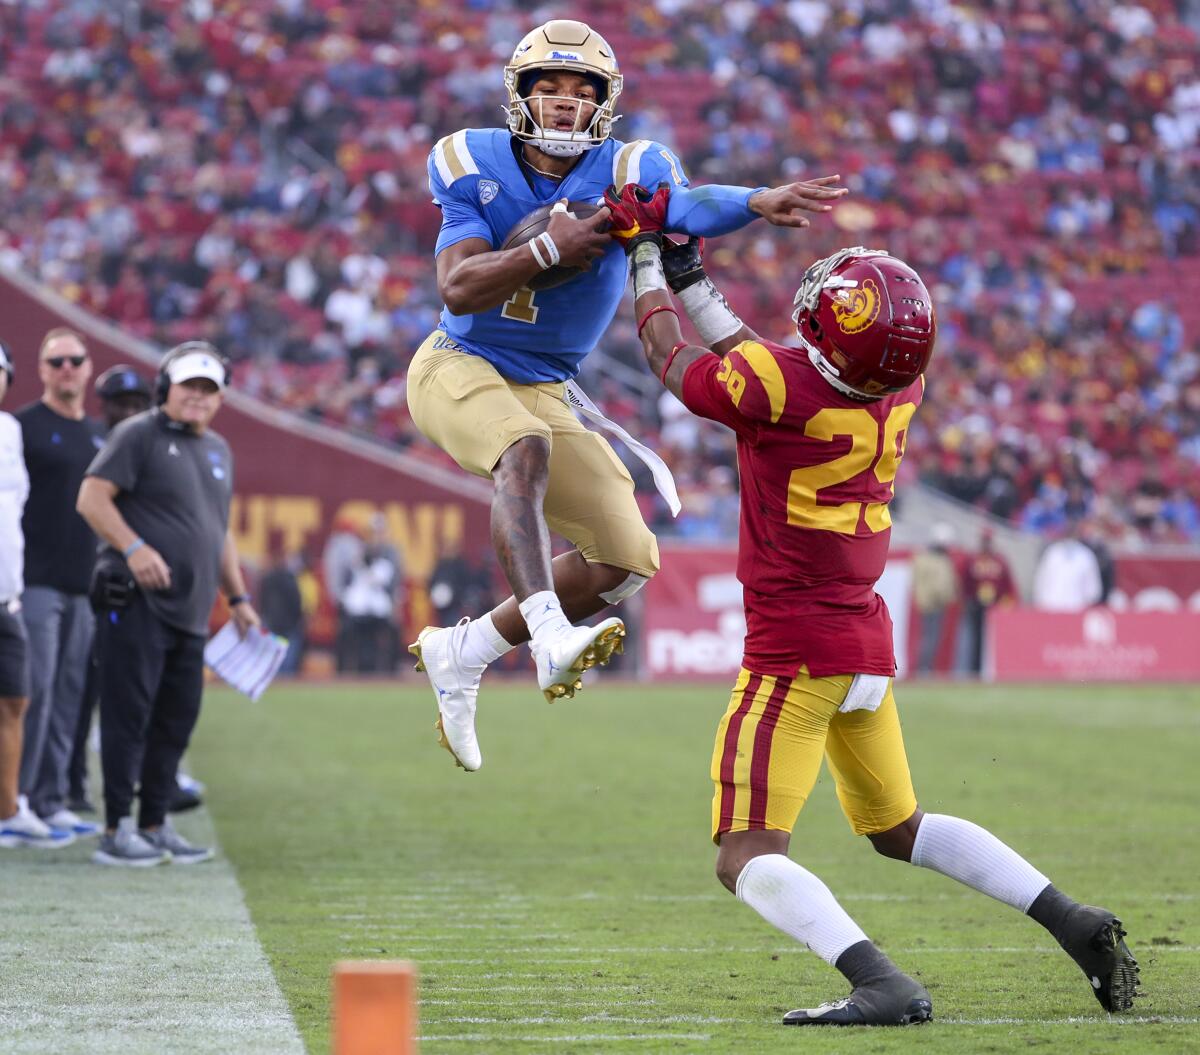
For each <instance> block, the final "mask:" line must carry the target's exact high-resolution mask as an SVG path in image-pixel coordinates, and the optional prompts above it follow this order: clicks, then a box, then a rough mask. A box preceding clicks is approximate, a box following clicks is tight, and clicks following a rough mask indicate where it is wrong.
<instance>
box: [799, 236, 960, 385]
mask: <svg viewBox="0 0 1200 1055" xmlns="http://www.w3.org/2000/svg"><path fill="white" fill-rule="evenodd" d="M794 304H795V310H794V311H793V312H792V321H793V322H795V324H796V332H797V333H798V334H799V335H800V343H801V344H803V345H804V347H805V349H806V350H807V351H808V357H809V359H811V360H812V362H813V365H814V366H815V367H816V368H817V369H818V370H819V371H820V372H821V375H822V376H823V377H824V378H825V380H826V381H828V382H829V383H830V384H831V385H832V386H833V387H834V388H836V389H837V390H838V391H839V392H841V393H843V394H844V395H848V396H851V397H853V398H855V399H880V398H882V397H883V396H885V395H887V394H888V393H889V392H899V391H900V390H901V389H904V388H907V387H908V386H909V385H911V384H912V383H913V382H914V381H915V380H916V379H917V378H918V377H920V376H921V374H923V373H924V372H925V367H927V366H928V365H929V358H930V356H931V355H932V354H933V342H934V340H935V339H936V337H937V318H936V316H935V315H934V311H933V299H932V298H931V297H930V295H929V290H927V289H926V288H925V283H924V282H922V281H921V276H920V275H918V274H917V273H916V272H915V271H914V270H913V269H912V268H911V267H909V266H908V265H907V264H906V263H904V261H903V260H897V259H896V258H895V257H894V256H889V255H888V254H887V253H885V252H883V251H882V250H880V249H864V248H863V247H862V246H855V247H854V248H852V249H843V250H841V251H840V252H838V253H834V254H833V256H828V257H826V258H825V259H824V260H818V261H817V262H816V263H815V264H813V266H812V267H810V268H809V269H808V271H807V272H805V275H804V281H803V282H802V283H801V285H800V288H799V289H798V290H797V291H796V299H795V302H794Z"/></svg>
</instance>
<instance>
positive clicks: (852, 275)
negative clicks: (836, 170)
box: [606, 177, 1138, 1025]
mask: <svg viewBox="0 0 1200 1055" xmlns="http://www.w3.org/2000/svg"><path fill="white" fill-rule="evenodd" d="M834 179H836V177H835V178H834ZM829 182H833V179H831V180H830V181H829ZM661 194H662V192H661V191H660V192H659V194H654V195H652V194H650V192H648V191H645V190H644V189H641V188H630V187H627V188H625V189H624V190H623V191H622V192H621V193H620V194H619V195H618V194H617V193H616V192H613V191H610V193H609V195H608V197H607V199H606V202H607V204H608V205H609V207H610V208H611V209H612V210H613V217H612V220H613V228H614V231H615V235H614V236H615V237H618V238H619V239H621V240H623V241H625V243H626V249H627V251H628V252H629V255H630V262H631V270H632V273H633V280H634V297H635V301H634V309H635V312H636V315H637V318H638V320H639V321H638V332H639V335H640V336H641V339H642V343H643V346H644V348H645V352H646V358H647V360H648V362H649V364H650V367H651V369H652V370H653V371H654V373H655V374H656V375H657V376H658V377H659V378H660V379H661V380H662V381H663V383H664V384H665V385H666V386H667V388H669V389H670V390H671V391H672V392H673V393H674V394H675V395H676V396H678V397H679V398H680V399H681V400H682V401H683V402H684V404H685V405H686V406H687V407H689V408H690V409H691V410H692V411H693V412H694V413H696V414H699V415H700V416H702V417H706V418H710V419H712V420H714V421H719V422H721V423H723V424H725V425H727V426H729V427H730V428H731V429H733V430H734V431H735V432H736V433H737V453H738V467H739V471H740V476H741V486H742V496H741V529H740V539H739V554H738V578H739V580H740V581H741V583H742V585H743V588H744V598H745V600H744V603H745V609H746V643H745V656H744V660H743V668H742V671H741V673H740V674H739V676H738V679H737V683H736V684H735V685H734V689H733V695H732V698H731V699H730V702H729V707H728V709H727V710H726V712H725V716H724V717H723V718H722V719H721V722H720V724H719V726H718V728H717V736H716V745H715V749H714V752H713V761H712V778H713V782H714V785H715V793H714V797H713V825H712V830H713V840H714V841H715V842H716V843H717V845H718V853H717V875H718V877H719V878H720V880H721V882H722V883H723V884H724V885H725V886H726V887H727V888H728V889H729V890H730V891H731V892H733V893H734V894H736V896H737V897H738V898H739V899H740V900H742V901H744V902H746V903H747V904H748V905H750V906H751V907H752V908H754V909H755V910H756V911H757V912H758V913H759V914H760V915H761V916H763V918H764V919H766V920H767V921H768V922H770V923H772V924H774V925H775V926H776V927H778V928H779V929H780V930H782V931H784V932H785V933H786V934H789V935H790V936H792V937H793V938H795V939H796V940H797V941H800V942H803V943H804V944H805V945H807V946H808V947H809V948H810V949H812V950H813V951H814V952H816V953H817V954H818V955H819V956H821V957H822V958H824V959H825V960H826V961H828V962H829V963H830V964H832V965H834V966H835V967H837V968H838V970H840V971H841V972H842V974H844V975H845V976H846V978H847V980H848V981H849V983H850V986H851V993H850V995H849V996H848V997H846V998H844V999H841V1000H837V1001H834V1002H832V1003H827V1004H823V1005H821V1006H820V1007H817V1008H811V1009H800V1010H797V1011H792V1012H790V1013H789V1014H788V1015H786V1016H785V1017H784V1022H785V1024H788V1025H906V1024H909V1023H914V1022H923V1021H927V1020H928V1019H929V1018H931V1017H932V1004H931V1001H930V998H929V994H928V992H926V990H925V988H924V987H923V986H922V985H921V984H920V983H919V982H917V981H915V980H914V979H912V978H910V977H909V976H908V975H906V974H904V973H903V972H902V971H901V970H900V969H899V968H898V967H897V966H896V965H895V964H894V963H893V962H892V961H891V960H890V959H889V958H888V957H887V956H886V955H885V954H884V953H883V952H882V951H880V950H879V949H878V948H877V947H876V946H875V945H874V944H873V943H872V942H871V941H870V940H869V939H868V938H867V936H866V934H864V933H863V931H862V930H861V929H860V928H859V926H858V924H856V923H855V922H854V920H852V919H851V918H850V916H849V915H848V914H847V913H846V911H845V910H844V909H843V908H842V907H841V905H840V904H838V902H837V900H836V899H835V898H834V896H833V894H832V893H831V892H830V890H829V888H828V887H827V886H826V885H825V884H824V883H823V882H822V881H821V880H820V879H818V878H817V877H816V876H815V875H813V874H812V873H811V872H809V871H807V870H806V869H805V868H803V867H802V866H801V865H799V864H798V863H796V862H794V861H792V860H791V859H790V858H789V857H788V856H787V853H788V845H789V841H790V837H791V830H792V828H793V826H794V825H795V822H796V818H797V816H798V815H799V812H800V809H801V808H802V807H803V805H804V802H805V800H806V799H807V797H808V795H809V792H810V791H811V790H812V787H813V785H814V783H815V782H816V779H817V773H818V770H819V768H820V765H821V760H822V758H826V759H828V763H829V770H830V773H831V774H832V776H833V779H834V783H835V784H836V787H837V794H838V798H839V800H840V801H841V805H842V809H843V811H844V812H845V814H846V817H847V819H848V820H849V821H850V825H851V827H852V829H853V830H854V832H855V833H856V834H859V835H865V836H867V838H868V839H870V840H871V842H872V844H873V845H874V847H875V849H876V850H877V851H878V852H879V853H881V854H883V855H885V856H887V857H892V858H895V859H897V860H900V861H909V862H911V863H912V864H915V865H920V866H922V867H925V868H930V869H933V870H934V871H937V872H941V873H942V874H944V875H947V876H950V877H951V878H953V879H957V880H958V881H959V882H961V883H965V884H966V885H968V886H971V887H973V888H975V889H976V890H980V891H982V892H983V893H985V894H988V895H990V896H991V897H993V898H996V899H997V900H999V901H1002V902H1004V903H1005V904H1008V905H1011V906H1013V907H1014V908H1016V909H1018V910H1020V911H1021V912H1025V913H1028V914H1029V915H1030V916H1032V917H1033V918H1034V919H1035V920H1037V921H1038V922H1039V923H1041V924H1042V925H1043V926H1044V927H1045V928H1046V929H1047V930H1048V931H1050V933H1051V934H1052V935H1053V936H1054V937H1055V938H1056V939H1057V940H1058V942H1059V943H1060V944H1061V945H1062V946H1063V948H1064V949H1065V950H1066V951H1067V952H1068V953H1069V954H1070V955H1071V957H1072V958H1073V959H1074V960H1075V962H1076V963H1077V964H1078V965H1079V966H1080V967H1081V968H1082V969H1083V971H1084V973H1085V974H1086V975H1087V977H1088V979H1089V980H1090V981H1091V984H1092V986H1093V988H1094V990H1095V994H1096V997H1097V998H1098V999H1099V1001H1100V1003H1101V1004H1102V1005H1103V1006H1104V1008H1105V1010H1107V1011H1125V1010H1128V1009H1129V1008H1130V1007H1131V1006H1132V1002H1133V995H1134V989H1135V987H1136V985H1137V984H1138V978H1137V962H1136V961H1135V960H1134V958H1133V956H1132V955H1131V954H1130V952H1129V949H1128V947H1127V946H1126V944H1125V942H1124V941H1123V940H1122V939H1123V936H1124V931H1123V930H1122V928H1121V921H1120V920H1118V919H1117V918H1116V917H1115V916H1114V915H1113V914H1112V913H1111V912H1108V911H1107V910H1105V909H1100V908H1094V907H1091V906H1087V905H1081V904H1079V903H1078V902H1076V901H1074V900H1072V899H1071V898H1069V897H1067V896H1066V895H1065V894H1063V893H1061V892H1060V891H1059V890H1057V889H1056V888H1055V887H1054V886H1053V884H1051V882H1050V880H1049V879H1048V878H1047V877H1046V876H1044V875H1043V874H1042V873H1041V872H1039V871H1038V870H1037V869H1036V868H1034V867H1033V866H1032V865H1031V864H1029V863H1028V862H1027V861H1026V860H1024V858H1022V857H1021V856H1020V855H1019V854H1017V853H1016V852H1015V851H1014V850H1012V849H1011V848H1010V847H1008V846H1006V845H1005V844H1004V843H1002V842H1001V841H1000V840H999V839H997V838H996V837H995V836H994V835H992V834H991V833H990V832H987V831H985V830H984V829H983V828H980V827H979V826H978V825H975V824H972V823H971V822H969V821H965V820H961V819H960V818H957V817H950V816H945V815H942V814H935V813H925V812H924V811H923V810H921V809H920V807H919V806H918V805H917V800H916V796H915V794H914V792H913V786H912V780H911V777H910V775H909V769H908V761H907V758H906V756H905V751H904V740H903V737H902V735H901V731H900V720H899V717H898V715H897V712H896V703H895V700H894V699H893V696H892V675H893V674H894V673H895V656H894V653H893V649H892V624H891V619H890V617H889V616H888V611H887V606H886V605H885V604H884V602H883V599H882V598H881V597H880V596H879V595H878V594H877V593H876V592H875V583H876V581H877V580H878V578H879V576H880V574H881V573H882V571H883V568H884V562H885V560H886V557H887V550H888V542H889V536H890V534H891V531H890V526H891V516H890V514H889V512H888V503H889V502H890V501H891V498H892V487H893V482H894V480H895V477H896V470H897V468H898V466H899V464H900V459H901V458H902V457H903V455H904V449H905V439H906V435H907V430H908V424H909V422H910V420H911V419H912V416H913V414H914V413H915V411H916V409H917V407H918V406H919V404H920V402H921V396H922V393H923V391H924V378H923V376H922V375H923V373H924V370H925V367H926V366H927V365H928V363H929V359H930V355H931V354H932V352H933V345H934V340H935V337H936V333H937V324H936V320H935V316H934V311H933V305H932V303H931V299H930V296H929V291H928V290H927V289H926V287H925V284H924V283H923V282H922V281H921V278H920V277H919V276H918V275H917V273H916V272H915V271H913V269H912V268H910V267H909V266H908V265H907V264H905V263H904V262H903V261H901V260H898V259H896V258H895V257H892V256H889V255H888V254H887V253H884V252H881V251H877V250H868V249H863V248H861V247H856V248H854V249H846V250H842V251H841V252H838V253H835V254H834V255H833V256H830V257H827V258H826V259H824V260H820V261H818V262H817V263H815V264H814V265H813V266H812V267H810V268H809V269H808V271H807V272H806V274H805V276H804V280H803V282H802V283H801V285H800V289H799V291H798V292H797V294H796V299H795V311H794V313H793V316H792V317H793V320H794V321H795V323H796V330H797V335H798V337H799V340H800V347H799V348H790V347H784V346H782V345H778V344H773V343H771V342H770V341H766V340H763V339H762V338H760V337H759V336H758V335H757V334H755V333H754V332H753V331H752V330H751V329H750V328H749V327H748V326H746V325H745V324H744V323H743V322H742V320H741V319H739V318H738V317H737V316H736V315H735V314H734V313H733V311H732V310H731V309H730V308H729V305H728V303H727V302H726V301H725V298H724V297H723V296H722V295H721V293H720V292H719V291H718V290H717V288H716V287H715V286H714V285H713V284H712V282H711V281H710V280H709V278H708V277H707V275H706V274H705V273H704V268H703V262H702V259H701V256H700V250H699V245H698V243H696V242H695V241H692V242H689V243H688V244H686V245H683V246H673V247H669V248H668V249H667V250H666V252H665V253H664V251H663V246H662V240H661V233H660V232H661V224H660V223H659V222H658V216H659V214H660V213H661V212H662V208H661ZM668 287H669V288H670V290H671V291H674V292H675V293H676V294H677V295H678V297H679V299H680V302H681V303H682V305H683V307H684V309H685V310H686V311H687V313H688V315H689V317H690V318H691V320H692V322H693V324H694V325H695V326H696V328H697V331H698V332H699V333H700V335H701V338H702V340H703V341H704V342H705V343H706V344H707V345H708V347H697V346H694V345H690V344H688V343H687V342H686V341H685V340H683V338H682V336H681V334H680V328H679V319H678V316H677V315H676V312H675V308H674V307H673V304H672V298H671V294H670V292H668ZM714 353H715V354H714Z"/></svg>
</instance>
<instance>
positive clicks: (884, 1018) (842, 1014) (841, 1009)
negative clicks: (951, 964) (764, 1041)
mask: <svg viewBox="0 0 1200 1055" xmlns="http://www.w3.org/2000/svg"><path fill="white" fill-rule="evenodd" d="M932 1018H933V1001H932V1000H930V999H929V994H928V993H927V992H926V991H925V987H924V986H923V985H921V984H920V983H919V982H916V981H914V980H913V979H911V978H909V977H908V975H906V974H898V975H897V976H896V977H894V978H891V979H888V981H887V982H886V983H885V984H883V985H870V986H864V987H862V988H859V989H855V990H854V992H852V993H851V994H850V995H849V996H847V997H843V998H842V999H841V1000H834V1001H833V1002H832V1003H829V1004H822V1005H821V1006H820V1007H811V1008H806V1007H802V1008H800V1009H798V1010H796V1011H789V1012H788V1013H787V1014H786V1015H784V1016H783V1024H784V1025H785V1026H913V1025H917V1024H918V1023H921V1022H928V1021H929V1020H930V1019H932Z"/></svg>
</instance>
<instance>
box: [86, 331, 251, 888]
mask: <svg viewBox="0 0 1200 1055" xmlns="http://www.w3.org/2000/svg"><path fill="white" fill-rule="evenodd" d="M228 383H229V370H228V366H227V364H226V363H225V361H224V360H223V359H222V358H221V357H220V355H219V354H218V353H217V351H216V349H215V348H213V347H212V345H210V344H207V343H206V342H203V341H188V342H185V343H184V344H181V345H179V346H177V347H175V348H173V349H171V351H169V352H168V353H167V354H166V355H165V356H164V357H163V360H162V363H161V365H160V366H159V370H158V377H157V381H156V388H155V401H156V403H157V404H158V405H157V406H156V407H155V408H154V409H152V410H149V411H147V412H145V413H144V414H138V415H135V416H134V417H132V418H129V419H128V420H127V421H123V422H122V423H121V424H120V425H118V426H117V427H116V429H114V430H113V432H112V435H111V436H110V438H109V440H108V443H107V444H106V445H105V447H104V449H103V450H102V451H101V452H100V453H99V454H98V455H97V456H96V458H95V460H94V461H93V462H92V464H91V465H90V466H89V468H88V471H87V475H86V476H85V478H84V481H83V486H82V487H81V488H80V490H79V501H78V507H77V508H78V510H79V512H80V514H81V515H82V516H83V518H84V519H85V520H86V521H87V522H88V523H89V524H90V525H91V526H92V529H93V530H94V531H95V532H96V534H97V535H99V536H100V538H101V539H102V540H103V541H104V542H105V543H106V544H107V548H106V549H105V550H104V551H103V552H102V553H101V555H100V559H99V562H98V565H97V573H96V577H95V581H94V584H93V604H94V605H95V607H96V608H97V620H96V624H97V635H96V656H97V662H98V665H99V681H100V756H101V763H102V768H103V772H104V805H105V813H106V822H107V823H106V832H105V836H106V837H105V838H104V839H103V840H102V843H101V848H100V851H98V852H97V855H96V859H97V860H101V858H102V856H104V855H107V857H106V858H105V859H104V860H102V861H101V863H104V864H135V863H140V862H139V861H137V860H127V859H125V857H126V851H127V850H128V851H130V852H131V853H133V855H134V856H135V857H140V856H142V850H143V846H142V845H139V844H145V843H148V844H149V845H150V846H151V847H152V848H154V849H156V850H158V851H160V852H162V851H165V852H167V853H170V854H173V856H174V857H175V859H176V860H177V861H186V860H189V859H192V860H195V859H203V858H200V857H197V856H194V855H193V856H192V857H190V858H189V855H188V851H189V850H190V851H193V852H197V853H198V852H199V851H198V848H195V847H189V846H188V844H187V843H184V842H183V840H182V838H181V837H179V836H178V835H177V834H176V833H175V832H174V830H173V829H172V828H171V826H170V824H169V823H166V824H164V821H165V820H166V814H167V807H168V805H169V804H170V801H171V795H172V793H173V791H174V788H175V772H176V769H177V767H178V765H179V759H180V757H181V756H182V755H183V752H184V750H185V749H186V747H187V745H188V740H189V739H190V737H191V734H192V730H193V728H194V727H195V725H196V720H197V718H198V717H199V715H200V697H201V694H202V691H203V683H204V643H205V639H206V637H207V634H208V617H209V613H210V611H211V610H212V606H213V602H214V601H215V600H216V595H217V588H218V586H220V587H221V588H222V589H223V590H224V591H225V593H226V596H227V598H228V600H229V606H230V611H231V613H232V616H233V619H234V622H235V623H236V625H237V628H238V630H239V631H240V632H241V633H242V634H243V635H244V634H245V633H246V631H247V630H248V629H250V628H251V627H256V626H258V625H259V618H258V614H257V613H256V612H255V611H254V608H253V607H252V606H251V605H250V601H249V599H248V598H247V596H246V588H245V584H244V582H243V580H242V574H241V570H240V569H239V567H238V557H237V549H236V547H235V545H234V541H233V536H232V534H231V533H230V531H229V503H230V498H231V496H232V493H233V458H232V455H231V454H230V450H229V445H228V444H227V443H226V442H225V440H223V439H222V438H221V437H220V436H218V435H217V434H216V433H215V432H211V431H210V430H209V424H210V422H211V421H212V419H213V417H214V416H215V415H216V413H217V410H218V409H219V408H220V406H221V393H222V392H223V391H224V389H225V387H226V386H227V385H228ZM139 778H140V784H141V802H140V808H139V817H138V821H139V823H138V828H139V829H140V831H139V832H135V831H134V830H133V824H132V821H131V820H130V819H129V817H130V811H131V807H132V802H133V795H134V787H135V786H136V785H137V784H138V783H139ZM122 822H124V823H122ZM204 854H205V856H208V852H207V851H204ZM145 863H157V862H155V861H146V862H145Z"/></svg>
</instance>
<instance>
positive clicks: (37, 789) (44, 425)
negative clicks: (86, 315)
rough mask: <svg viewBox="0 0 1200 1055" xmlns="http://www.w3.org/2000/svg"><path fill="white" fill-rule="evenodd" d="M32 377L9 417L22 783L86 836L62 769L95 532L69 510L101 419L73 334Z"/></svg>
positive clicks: (84, 638) (67, 755)
mask: <svg viewBox="0 0 1200 1055" xmlns="http://www.w3.org/2000/svg"><path fill="white" fill-rule="evenodd" d="M38 376H39V377H40V378H41V381H42V385H43V392H42V398H41V400H40V401H38V402H37V403H31V404H30V405H29V406H26V407H23V408H22V409H21V410H19V411H17V413H16V415H15V416H16V418H17V420H18V421H19V422H20V425H21V433H22V439H23V442H24V446H25V465H26V467H27V468H28V470H29V499H28V501H27V502H26V504H25V514H24V517H23V519H22V522H21V527H22V531H23V533H24V536H25V592H24V593H23V594H22V596H21V608H22V611H21V615H22V618H23V619H24V621H25V629H26V631H27V633H28V635H29V669H30V674H31V682H32V685H31V688H32V691H31V693H30V701H29V709H28V710H27V711H26V713H25V742H24V745H23V748H22V753H21V791H22V793H23V794H24V795H25V796H26V798H27V799H28V801H29V806H30V808H31V809H32V810H33V811H34V813H36V814H37V815H38V816H39V817H41V818H42V819H43V820H44V821H45V822H46V823H47V824H49V825H50V827H52V828H61V829H64V830H66V831H70V832H73V833H74V834H75V835H79V836H88V835H96V834H98V833H99V830H100V829H99V826H98V825H96V824H93V823H91V822H90V821H84V820H82V819H80V817H79V816H78V815H77V814H76V813H74V812H73V811H72V810H70V809H68V808H67V796H68V777H67V772H68V769H69V767H70V762H71V752H72V749H73V747H74V743H75V730H76V728H77V726H78V723H79V712H80V709H81V708H82V706H83V693H84V681H85V679H86V677H87V670H88V665H89V662H90V656H91V651H92V632H93V624H94V621H93V618H92V610H91V607H90V605H89V603H88V588H89V586H90V584H91V576H92V567H93V565H94V563H95V558H96V536H95V535H93V534H92V530H91V528H90V527H88V525H87V524H86V523H85V522H84V520H83V518H82V517H81V516H80V515H79V514H78V513H77V512H75V495H76V494H78V492H79V485H80V483H82V481H83V476H84V473H85V471H86V470H87V467H88V465H89V464H91V461H92V459H93V458H94V457H95V456H96V451H97V450H99V449H100V448H101V447H102V446H103V445H104V438H103V430H102V428H101V426H100V423H99V422H96V421H93V420H92V419H91V418H89V417H87V416H86V415H85V414H84V410H83V404H84V397H85V396H86V395H87V385H88V381H89V380H90V379H91V376H92V360H91V356H90V355H89V354H88V350H87V347H86V345H85V344H84V342H83V338H82V337H80V336H79V334H77V333H75V332H74V331H73V330H68V329H65V328H60V329H54V330H51V331H50V332H49V333H47V334H46V336H45V337H44V338H42V344H41V348H40V349H39V350H38Z"/></svg>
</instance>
